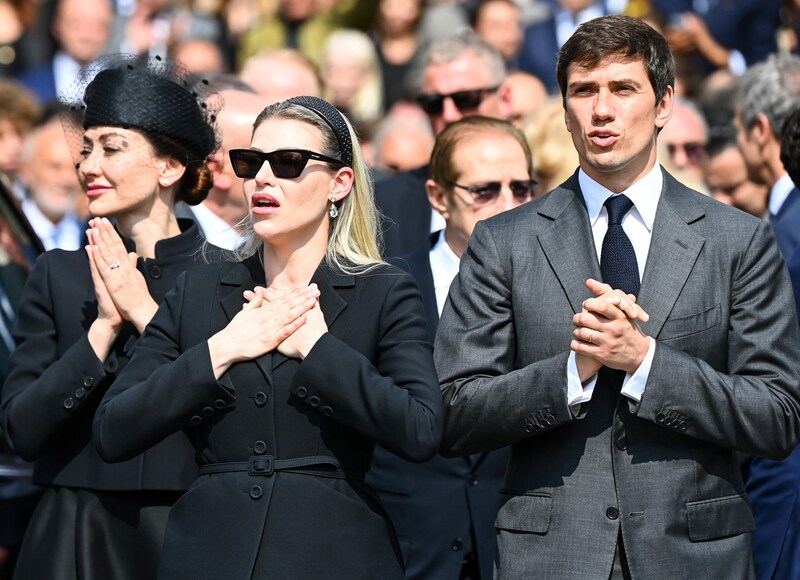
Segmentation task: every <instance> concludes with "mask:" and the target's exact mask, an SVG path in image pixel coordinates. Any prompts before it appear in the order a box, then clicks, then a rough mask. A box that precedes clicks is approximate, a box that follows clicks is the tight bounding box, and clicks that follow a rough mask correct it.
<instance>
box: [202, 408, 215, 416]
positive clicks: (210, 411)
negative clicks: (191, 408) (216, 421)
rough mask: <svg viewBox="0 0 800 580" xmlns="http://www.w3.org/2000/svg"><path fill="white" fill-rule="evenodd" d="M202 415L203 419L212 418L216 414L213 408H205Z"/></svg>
mask: <svg viewBox="0 0 800 580" xmlns="http://www.w3.org/2000/svg"><path fill="white" fill-rule="evenodd" d="M202 413H203V417H210V416H211V415H213V414H214V409H212V408H211V407H203V411H202Z"/></svg>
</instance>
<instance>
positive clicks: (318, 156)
mask: <svg viewBox="0 0 800 580" xmlns="http://www.w3.org/2000/svg"><path fill="white" fill-rule="evenodd" d="M242 153H244V154H253V155H257V156H258V157H259V158H260V160H261V164H260V165H259V166H258V170H256V172H255V173H254V174H253V175H240V174H239V171H238V169H237V167H236V159H235V158H236V156H237V155H240V154H242ZM280 153H299V154H300V155H301V156H302V159H303V164H302V166H301V167H300V170H299V172H298V173H297V175H291V176H290V175H278V172H277V171H275V166H274V165H273V164H272V161H271V160H270V156H274V155H276V154H280ZM228 157H229V158H230V161H231V166H232V167H233V172H234V173H235V174H236V176H237V177H239V178H241V179H255V177H256V175H258V172H259V171H261V168H262V167H264V163H269V167H270V169H271V170H272V173H273V174H274V175H275V177H279V178H281V179H297V178H298V177H300V176H301V175H302V174H303V171H305V169H306V166H307V165H308V162H309V161H310V160H312V159H314V160H315V161H323V162H325V163H331V164H334V165H338V166H339V168H341V167H346V164H345V163H344V162H343V161H341V160H339V159H335V158H333V157H329V156H327V155H323V154H322V153H317V152H316V151H311V150H310V149H296V148H290V149H275V150H274V151H268V152H264V151H259V150H258V149H241V148H239V149H230V150H229V151H228Z"/></svg>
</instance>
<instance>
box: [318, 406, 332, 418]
mask: <svg viewBox="0 0 800 580" xmlns="http://www.w3.org/2000/svg"><path fill="white" fill-rule="evenodd" d="M320 412H321V413H322V414H323V415H325V416H326V417H333V408H332V407H329V406H327V405H325V406H324V407H322V409H321V410H320Z"/></svg>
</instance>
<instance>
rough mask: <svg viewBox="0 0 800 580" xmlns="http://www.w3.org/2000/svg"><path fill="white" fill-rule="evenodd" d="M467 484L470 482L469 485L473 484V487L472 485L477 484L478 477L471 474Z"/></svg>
mask: <svg viewBox="0 0 800 580" xmlns="http://www.w3.org/2000/svg"><path fill="white" fill-rule="evenodd" d="M469 484H470V485H471V486H473V487H474V486H476V485H478V478H477V477H474V476H473V477H470V478H469Z"/></svg>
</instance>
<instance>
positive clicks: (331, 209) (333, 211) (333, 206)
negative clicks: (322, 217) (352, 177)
mask: <svg viewBox="0 0 800 580" xmlns="http://www.w3.org/2000/svg"><path fill="white" fill-rule="evenodd" d="M328 200H329V201H330V202H331V207H329V208H328V215H329V216H331V219H335V218H337V217H339V208H338V207H336V198H335V197H334V196H330V197H329V198H328Z"/></svg>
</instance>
